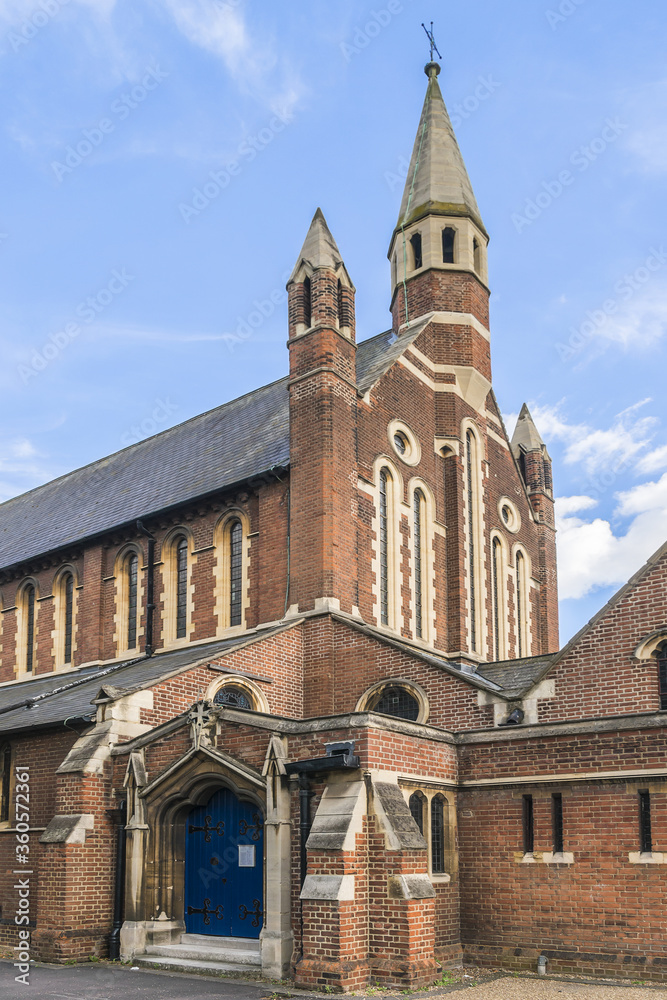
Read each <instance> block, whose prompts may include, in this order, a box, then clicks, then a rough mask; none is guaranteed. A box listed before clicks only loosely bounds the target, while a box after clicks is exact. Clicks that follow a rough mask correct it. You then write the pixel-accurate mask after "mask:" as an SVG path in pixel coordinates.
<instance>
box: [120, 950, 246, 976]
mask: <svg viewBox="0 0 667 1000" xmlns="http://www.w3.org/2000/svg"><path fill="white" fill-rule="evenodd" d="M132 964H133V965H138V966H141V967H143V968H149V969H155V968H157V969H168V970H171V971H173V972H199V973H204V974H207V975H209V976H210V975H215V974H216V973H226V974H229V973H236V974H237V975H244V974H245V975H247V974H248V973H249V972H258V971H259V966H255V965H240V964H236V963H234V962H211V961H200V960H197V959H192V958H172V957H168V956H166V955H137V956H136V957H135V958H133V959H132Z"/></svg>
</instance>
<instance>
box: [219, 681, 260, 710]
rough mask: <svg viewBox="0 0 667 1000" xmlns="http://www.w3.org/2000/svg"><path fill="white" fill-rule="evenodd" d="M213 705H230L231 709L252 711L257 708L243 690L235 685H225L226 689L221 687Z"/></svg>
mask: <svg viewBox="0 0 667 1000" xmlns="http://www.w3.org/2000/svg"><path fill="white" fill-rule="evenodd" d="M213 704H214V705H228V706H229V707H230V708H245V709H250V710H252V709H253V708H254V707H255V706H254V705H253V704H252V702H251V700H250V698H249V697H248V694H247V693H246V692H245V691H244V690H243V688H240V687H236V686H235V685H233V684H225V685H224V687H221V688H220V690H219V691H217V692H216V694H215V697H214V698H213Z"/></svg>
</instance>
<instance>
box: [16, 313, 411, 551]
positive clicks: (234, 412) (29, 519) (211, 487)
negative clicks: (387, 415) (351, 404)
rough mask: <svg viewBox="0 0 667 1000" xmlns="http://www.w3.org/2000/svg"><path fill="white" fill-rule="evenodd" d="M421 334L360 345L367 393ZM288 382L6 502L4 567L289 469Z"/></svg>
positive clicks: (376, 339)
mask: <svg viewBox="0 0 667 1000" xmlns="http://www.w3.org/2000/svg"><path fill="white" fill-rule="evenodd" d="M418 332H419V331H418V330H415V331H414V334H413V332H412V331H411V332H410V334H409V335H408V336H404V335H401V337H399V338H396V337H395V336H393V335H392V333H391V331H387V332H386V333H381V334H379V335H378V336H376V337H372V338H371V339H370V340H366V341H363V342H362V343H360V344H359V347H358V350H357V381H358V385H359V391H360V392H361V393H364V392H366V391H367V390H368V389H369V388H370V387H371V386H372V385H373V384H374V383H375V382H376V381H377V380H378V378H380V377H381V376H382V375H383V374H384V373H385V372H386V371H387V370H388V368H390V367H391V365H392V364H393V363H394V361H395V360H396V359H397V358H398V357H399V355H400V354H401V353H402V352H403V351H404V350H405V348H406V347H407V346H408V345H409V344H410V343H411V342H412V340H413V339H414V337H415V336H416V335H417V333H418ZM287 381H288V380H287V378H283V379H280V380H279V381H277V382H272V383H271V384H270V385H266V386H263V387H262V388H261V389H256V390H254V391H253V392H249V393H247V394H246V395H245V396H241V397H239V398H238V399H235V400H232V401H231V402H229V403H224V404H223V405H222V406H218V407H216V408H215V409H214V410H209V411H208V412H207V413H202V414H201V415H199V416H197V417H192V419H190V420H186V421H185V422H184V423H182V424H178V425H177V426H176V427H170V428H169V429H168V430H166V431H162V432H161V433H160V434H156V435H154V437H150V438H147V439H146V440H145V441H140V442H139V443H138V444H133V445H130V447H129V448H124V449H123V450H122V451H117V452H115V454H113V455H109V456H108V457H107V458H102V459H100V460H99V461H97V462H92V463H91V464H90V465H86V466H84V467H83V468H82V469H76V470H75V471H74V472H69V473H67V475H64V476H61V477H60V478H59V479H54V480H53V481H52V482H50V483H46V484H45V485H44V486H38V487H37V488H36V489H34V490H30V492H29V493H24V494H22V495H21V496H18V497H14V498H13V499H11V500H7V501H6V502H5V503H3V504H0V568H4V567H9V566H13V565H15V564H17V563H20V562H24V561H26V560H29V559H32V558H35V557H36V556H39V555H44V554H46V553H48V552H53V551H55V550H57V549H61V548H65V547H67V546H70V545H76V544H78V543H80V542H82V541H83V540H84V539H86V538H91V537H94V536H95V535H100V534H102V533H104V532H106V531H111V530H113V529H114V528H119V527H120V526H121V525H126V524H131V523H132V522H133V521H136V520H137V519H140V518H145V517H149V516H150V515H151V514H155V513H158V512H159V511H163V510H166V509H169V508H170V507H176V506H178V505H179V504H183V503H187V502H188V501H189V500H194V499H197V498H199V497H204V496H208V495H211V494H213V493H215V492H217V491H219V490H222V489H226V488H229V487H232V486H234V485H236V484H241V483H243V482H247V481H248V480H249V479H252V478H253V477H256V476H261V475H262V474H265V473H267V472H270V471H271V470H280V469H283V468H285V467H286V466H287V465H289V397H288V390H287Z"/></svg>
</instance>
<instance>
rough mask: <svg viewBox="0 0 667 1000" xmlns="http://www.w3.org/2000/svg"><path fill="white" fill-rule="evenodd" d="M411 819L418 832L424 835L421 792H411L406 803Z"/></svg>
mask: <svg viewBox="0 0 667 1000" xmlns="http://www.w3.org/2000/svg"><path fill="white" fill-rule="evenodd" d="M408 805H409V806H410V812H411V814H412V818H413V820H414V821H415V823H416V824H417V826H418V827H419V832H420V833H421V834H423V833H424V796H423V795H422V794H421V792H413V794H412V795H411V796H410V801H409V803H408Z"/></svg>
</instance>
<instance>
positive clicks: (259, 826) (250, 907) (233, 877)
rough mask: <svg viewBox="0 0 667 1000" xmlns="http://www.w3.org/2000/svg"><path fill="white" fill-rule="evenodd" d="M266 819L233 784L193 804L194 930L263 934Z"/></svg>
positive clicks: (188, 889)
mask: <svg viewBox="0 0 667 1000" xmlns="http://www.w3.org/2000/svg"><path fill="white" fill-rule="evenodd" d="M263 869H264V819H263V816H262V812H261V810H260V809H259V807H258V806H256V805H254V804H253V803H251V802H242V801H241V800H240V799H238V798H237V797H236V796H235V795H234V793H233V792H231V791H230V790H229V789H228V788H222V789H221V790H220V791H219V792H216V793H215V794H214V795H213V796H212V797H211V798H210V799H209V801H208V802H207V803H206V805H203V806H197V807H196V808H195V809H192V810H191V812H190V813H189V815H188V817H187V819H186V825H185V929H186V931H187V932H188V934H218V935H220V936H222V937H245V938H258V937H259V932H260V931H261V929H262V924H263V909H264V902H263V900H264V878H263Z"/></svg>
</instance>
